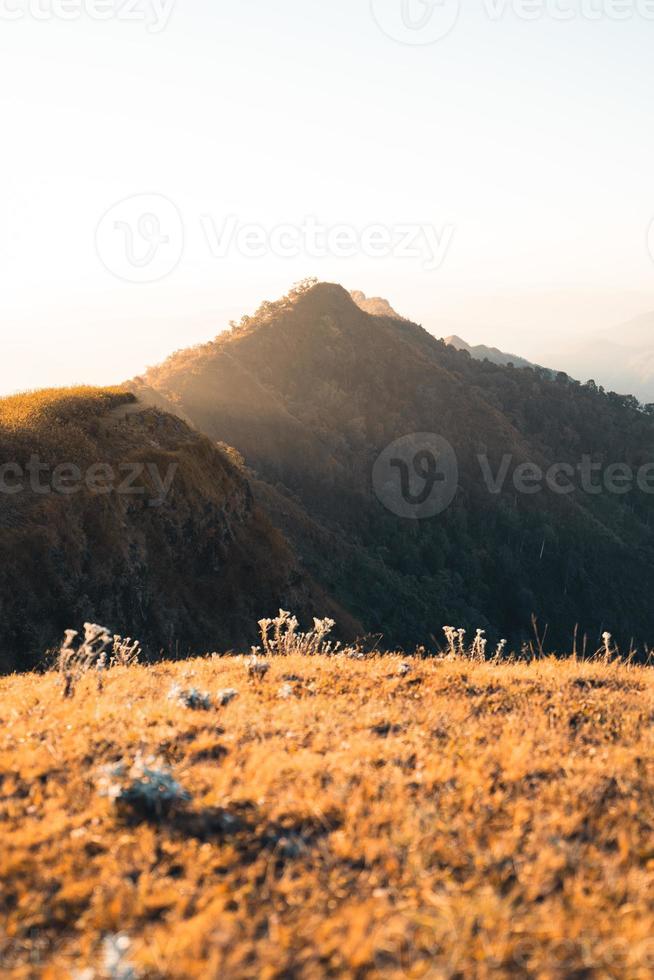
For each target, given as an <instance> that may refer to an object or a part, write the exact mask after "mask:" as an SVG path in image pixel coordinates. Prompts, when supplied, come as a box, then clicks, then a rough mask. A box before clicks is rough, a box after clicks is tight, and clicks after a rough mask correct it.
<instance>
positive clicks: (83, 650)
mask: <svg viewBox="0 0 654 980" xmlns="http://www.w3.org/2000/svg"><path fill="white" fill-rule="evenodd" d="M140 654H141V648H140V646H139V644H138V642H137V641H132V639H131V637H128V638H127V639H125V640H124V639H123V638H122V637H121V636H118V635H117V634H115V635H113V636H112V635H111V634H110V633H109V630H108V629H107V628H106V627H105V626H99V625H98V624H97V623H84V636H83V638H81V637H80V635H79V633H78V632H77V630H66V631H65V633H64V642H63V643H62V645H61V647H60V649H59V654H58V657H57V668H58V670H59V673H60V674H61V676H62V678H63V684H64V692H63V693H64V697H65V698H72V697H73V695H74V693H75V687H76V685H77V682H78V681H79V679H80V677H82V676H83V675H84V674H85V673H86V672H87V671H89V670H92V669H95V670H96V671H97V675H98V690H99V691H101V690H102V689H103V687H104V682H103V674H104V671H106V670H108V669H111V668H112V667H127V666H129V665H130V664H132V663H135V662H136V661H137V660H138V658H139V656H140Z"/></svg>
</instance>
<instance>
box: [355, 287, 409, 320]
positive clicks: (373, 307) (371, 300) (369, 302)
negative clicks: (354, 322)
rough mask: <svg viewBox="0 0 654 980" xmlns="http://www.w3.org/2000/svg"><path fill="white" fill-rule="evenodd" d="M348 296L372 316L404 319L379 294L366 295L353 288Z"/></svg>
mask: <svg viewBox="0 0 654 980" xmlns="http://www.w3.org/2000/svg"><path fill="white" fill-rule="evenodd" d="M350 296H351V297H352V299H353V300H354V302H355V303H356V305H357V306H358V307H359V309H360V310H363V312H364V313H370V314H371V315H372V316H390V317H392V318H393V319H394V320H403V319H404V317H401V316H400V314H399V313H396V311H395V310H394V309H393V307H392V306H391V304H390V303H389V302H388V300H387V299H383V297H381V296H366V294H365V293H362V292H361V290H359V289H353V290H352V292H351V293H350Z"/></svg>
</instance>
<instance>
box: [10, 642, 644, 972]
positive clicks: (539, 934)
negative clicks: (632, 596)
mask: <svg viewBox="0 0 654 980" xmlns="http://www.w3.org/2000/svg"><path fill="white" fill-rule="evenodd" d="M269 664H270V669H269V671H268V673H267V674H266V675H265V676H262V677H259V678H257V677H256V676H255V677H251V676H249V675H248V667H247V662H246V659H245V658H243V657H227V658H221V657H216V656H213V657H206V658H203V659H197V660H192V661H187V662H184V663H161V664H158V665H156V666H152V667H143V666H138V665H135V666H129V667H117V668H115V669H113V670H109V671H107V672H106V674H105V677H104V686H103V689H102V690H101V691H99V690H98V685H97V679H96V675H95V673H94V672H89V673H88V674H86V675H85V676H84V677H83V678H82V680H81V681H80V683H79V684H78V686H77V689H76V691H75V694H74V698H73V699H72V700H71V699H68V700H64V699H63V698H62V690H61V683H60V678H59V677H58V675H57V674H56V673H54V672H53V673H50V674H46V675H43V676H34V675H24V676H14V677H9V678H5V679H3V680H0V722H1V724H0V832H1V834H2V840H3V844H4V846H3V848H2V853H1V857H0V910H1V918H2V921H3V923H4V927H3V931H2V933H0V943H1V946H0V964H2V972H3V975H5V976H13V977H48V978H58V977H70V976H78V977H92V976H97V977H103V976H114V977H119V976H120V977H128V976H129V977H135V976H136V977H138V976H140V977H148V978H160V977H161V978H163V977H172V978H180V980H182V978H189V977H202V978H206V977H225V978H231V977H233V978H243V977H262V978H272V977H280V978H281V977H297V978H316V980H317V978H323V977H330V976H333V977H336V976H338V977H356V978H364V977H381V976H384V977H397V978H400V977H452V978H454V977H460V978H468V977H470V978H486V977H487V978H491V977H492V978H495V977H509V976H511V977H532V976H533V977H551V978H562V980H563V978H571V977H574V978H586V977H629V978H633V980H638V978H643V980H644V978H646V977H651V976H652V971H653V969H654V940H653V939H652V934H651V921H652V912H653V911H654V898H653V896H654V845H653V843H652V826H653V824H654V753H653V752H652V749H653V747H654V727H653V724H652V723H653V721H654V675H653V674H652V672H651V670H650V669H649V668H647V667H635V666H634V667H629V666H625V665H618V664H611V663H603V662H600V661H596V662H593V663H581V662H576V661H575V660H573V659H570V660H568V661H565V662H560V661H555V660H553V659H540V660H535V661H534V662H531V663H504V664H501V665H498V664H494V663H473V662H471V661H470V660H467V659H465V658H463V657H452V658H447V659H424V660H423V659H421V657H420V656H419V655H418V656H414V657H408V658H406V657H404V658H400V657H398V656H377V657H372V658H370V657H369V658H367V659H365V660H358V659H354V658H353V657H352V656H349V655H347V654H344V655H337V656H329V657H327V656H314V657H308V656H300V655H292V656H288V657H282V656H279V657H274V658H271V659H270V660H269ZM175 684H177V685H178V688H177V689H176V688H173V691H172V697H171V687H172V686H173V685H175ZM179 688H183V689H187V690H188V689H191V688H195V689H197V691H196V692H195V697H196V700H197V699H198V698H199V697H200V695H202V694H203V693H204V692H208V693H209V695H210V703H207V705H205V710H202V708H201V707H199V708H197V709H194V708H193V707H189V706H186V705H185V704H184V703H182V702H183V696H182V695H181V694H180V691H179ZM228 689H233V691H237V692H238V695H237V696H235V697H233V691H232V694H231V695H227V696H225V694H224V692H225V691H226V690H228ZM219 690H220V691H222V692H223V694H222V696H221V697H222V699H223V700H225V701H227V700H229V697H230V696H232V697H233V700H231V702H230V703H229V704H224V705H220V704H219V700H220V698H219V697H218V693H217V692H218V691H219ZM200 700H201V698H200ZM187 701H188V702H189V703H193V698H191V699H189V698H188V695H187ZM139 758H140V759H141V760H146V762H145V763H143V762H142V765H143V764H145V765H148V766H149V767H150V768H151V769H155V770H157V771H158V772H159V773H160V774H163V775H162V776H161V778H162V779H163V782H162V791H169V792H170V794H171V796H172V797H175V799H174V800H173V799H171V800H170V801H168V802H167V801H166V799H165V792H164V795H161V796H160V797H159V800H160V805H158V806H155V807H153V808H151V809H150V810H149V811H148V809H147V807H143V806H141V807H139V806H138V805H137V802H136V801H135V799H132V798H130V797H129V792H128V791H127V790H126V787H128V788H129V785H130V780H136V782H138V780H139V778H140V779H141V781H142V780H143V779H144V778H146V779H147V775H146V776H145V777H144V776H143V774H142V773H141V775H140V776H139V772H137V771H136V770H134V771H132V772H130V771H129V770H130V767H131V766H132V765H133V763H134V761H135V760H136V761H137V763H138V760H139ZM150 758H151V761H150V762H147V760H148V759H150ZM121 762H122V763H123V765H124V768H123V769H120V768H119V767H120V764H121ZM137 769H138V765H137ZM166 787H167V790H166ZM103 794H104V795H103ZM130 800H131V802H130ZM94 970H95V971H97V972H95V973H94V972H92V971H94ZM130 970H132V972H129V971H130ZM74 971H82V972H79V973H75V972H74ZM83 971H87V972H83ZM112 971H113V973H112ZM121 971H122V972H121Z"/></svg>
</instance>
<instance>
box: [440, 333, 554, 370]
mask: <svg viewBox="0 0 654 980" xmlns="http://www.w3.org/2000/svg"><path fill="white" fill-rule="evenodd" d="M445 343H446V344H447V345H448V347H454V349H455V350H462V351H466V352H467V353H468V354H470V357H474V358H475V360H477V361H490V362H491V364H502V365H503V366H505V367H506V366H507V365H509V364H513V366H514V367H536V365H535V364H532V362H531V361H527V360H525V359H524V357H517V356H516V355H515V354H506V353H505V352H504V351H501V350H498V348H497V347H486V345H485V344H477V345H476V346H474V347H473V346H471V345H470V344H468V343H466V341H465V340H462V339H461V337H457V335H456V334H452V336H451V337H446V338H445Z"/></svg>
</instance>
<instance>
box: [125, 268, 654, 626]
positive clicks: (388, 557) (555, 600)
mask: <svg viewBox="0 0 654 980" xmlns="http://www.w3.org/2000/svg"><path fill="white" fill-rule="evenodd" d="M189 366H192V367H191V369H190V370H189ZM149 387H151V388H152V389H154V394H153V396H154V397H157V398H164V399H165V400H166V402H167V404H168V405H169V406H170V408H171V410H173V411H175V410H178V411H181V412H183V413H185V415H186V416H187V417H188V418H190V419H191V420H192V421H193V423H194V425H195V426H196V427H197V428H199V429H200V430H201V431H204V432H206V433H207V434H208V435H210V437H211V438H213V439H217V440H220V441H223V442H225V443H227V444H229V445H233V446H234V447H235V448H236V449H237V450H238V452H239V453H241V454H242V455H243V458H244V460H245V463H246V465H247V467H248V468H249V469H250V470H251V472H252V474H253V480H254V486H255V492H256V493H259V494H260V496H261V498H262V499H263V498H264V497H265V499H266V508H267V509H268V512H269V514H270V516H271V519H272V520H273V523H275V524H276V526H283V528H284V533H285V534H286V535H287V536H288V537H289V539H290V540H291V541H292V543H293V546H294V547H296V548H297V549H298V552H299V553H300V554H301V555H302V558H303V560H304V562H305V563H306V566H307V568H308V569H309V571H310V573H311V574H312V575H313V576H314V577H315V578H316V579H317V580H318V581H320V582H321V584H323V586H324V587H325V588H326V589H327V591H328V592H330V594H333V595H334V596H335V598H336V600H337V601H338V602H340V603H341V604H342V605H344V606H345V607H346V608H348V609H349V611H350V612H351V613H352V615H354V616H355V617H356V618H358V619H359V620H361V621H362V622H363V623H364V626H365V627H366V629H369V630H371V631H374V632H383V633H384V634H385V635H386V637H387V639H388V641H389V642H391V643H398V644H401V645H408V644H412V643H414V642H425V640H426V639H427V638H428V637H429V635H431V634H433V631H434V630H435V629H436V625H435V624H436V623H438V622H439V621H440V622H453V621H457V622H461V623H462V624H463V625H465V626H466V628H469V629H472V628H475V627H481V628H485V629H488V630H491V631H493V630H497V631H501V632H502V634H503V635H504V634H505V633H507V632H511V635H512V637H513V638H514V639H517V640H519V641H521V642H528V640H529V636H530V634H531V616H532V614H534V615H536V616H537V617H538V618H539V620H540V621H541V622H544V623H549V624H550V631H551V632H550V636H551V637H552V638H553V639H554V638H555V639H556V642H557V643H561V645H563V643H564V642H569V637H570V636H571V635H572V632H573V630H574V628H575V626H576V625H577V624H579V628H580V629H581V631H582V634H583V632H584V631H588V632H589V633H591V634H592V635H599V633H600V632H601V631H602V629H604V628H606V626H607V625H608V626H611V627H612V628H615V629H616V631H617V632H620V633H623V632H624V633H627V632H628V631H629V630H630V629H633V631H634V632H635V633H637V634H639V635H640V634H644V633H648V632H649V631H650V630H652V631H654V621H653V620H652V619H651V618H650V616H649V614H648V613H647V612H646V611H643V610H644V608H645V607H644V597H643V591H642V590H643V583H645V582H648V581H649V580H650V577H651V573H650V572H649V567H650V566H649V561H650V560H651V556H652V554H653V552H652V538H651V534H650V531H649V527H650V524H649V521H650V509H649V504H650V500H649V498H645V497H642V498H640V497H639V498H637V499H636V498H632V499H631V500H630V502H629V505H626V504H625V503H624V500H623V501H622V503H621V502H620V499H618V498H617V497H610V498H609V496H608V495H606V494H603V495H602V496H601V498H599V499H597V500H593V499H592V498H591V497H590V496H589V495H585V494H582V493H580V492H577V491H575V493H574V496H573V497H564V496H559V495H556V494H551V493H550V494H548V493H546V492H543V493H539V494H538V495H537V496H536V497H534V496H532V495H529V494H516V493H515V491H514V490H513V487H512V485H511V483H510V482H509V484H508V485H507V486H505V487H502V488H501V489H500V491H499V492H498V493H497V494H492V493H491V492H490V491H489V490H488V488H487V487H486V486H484V484H483V481H482V479H481V476H480V470H479V462H478V456H479V454H482V455H483V456H485V457H486V458H487V459H488V460H489V467H490V469H491V471H492V472H493V473H495V472H497V471H498V470H499V468H500V466H501V461H502V459H503V457H504V455H505V454H506V453H507V452H508V453H509V454H510V455H511V457H512V461H513V465H514V466H516V467H517V466H519V465H520V464H523V465H524V464H537V465H539V466H542V467H543V468H544V469H547V468H548V467H549V466H551V465H553V464H554V463H565V464H566V465H567V466H575V465H578V463H579V460H580V459H581V457H582V456H583V454H584V453H585V452H588V453H589V454H590V455H591V456H592V458H593V459H594V460H598V461H600V462H601V460H604V462H605V463H607V462H616V463H634V464H636V463H638V462H639V461H641V460H649V459H652V458H654V455H653V452H654V428H653V426H652V422H651V420H650V419H648V418H647V416H646V415H644V414H643V413H641V412H640V411H638V409H637V407H636V406H634V405H633V403H632V400H629V399H622V398H620V396H612V395H611V396H609V395H604V394H602V393H600V392H598V391H597V390H594V389H592V388H589V387H588V386H585V385H580V384H578V383H577V382H574V381H573V380H572V379H569V378H567V377H566V376H565V375H562V376H556V377H555V376H553V375H552V373H551V372H549V371H546V370H545V369H540V368H538V367H514V368H509V367H505V366H503V365H496V364H492V363H490V362H488V361H477V360H474V359H472V358H470V357H469V356H468V355H467V354H465V353H462V352H459V351H456V350H454V349H453V348H452V347H448V346H447V345H446V344H445V343H444V342H443V341H440V340H437V339H436V338H434V337H433V335H431V334H430V333H428V332H427V331H426V330H424V328H422V327H421V326H419V325H418V324H415V323H411V322H410V321H408V320H404V319H398V318H396V317H391V316H385V315H378V314H374V315H371V314H368V313H366V312H365V311H364V310H362V309H361V308H360V307H359V306H358V305H357V304H356V303H355V301H354V300H353V298H352V296H351V295H350V294H349V293H348V292H347V291H346V290H345V289H343V287H341V286H339V285H338V284H328V283H318V284H315V285H309V286H308V287H303V288H298V289H297V290H295V291H292V292H291V294H289V295H288V296H287V297H284V298H283V299H282V300H279V301H276V302H274V303H265V304H263V306H262V307H261V308H260V310H259V311H258V312H257V313H256V314H255V315H254V316H253V317H244V318H243V321H242V322H241V324H240V325H238V326H237V327H236V328H235V329H234V330H233V331H232V332H231V333H230V334H227V335H225V336H219V337H218V338H217V339H216V341H214V342H211V343H210V344H209V345H205V346H204V347H202V348H200V349H196V351H194V352H182V353H181V354H179V355H176V356H175V357H173V358H172V359H169V361H167V362H166V363H165V365H163V366H160V367H159V368H156V369H154V370H153V371H151V372H149V373H148V374H147V375H146V377H145V378H143V379H140V380H139V382H138V383H137V385H136V389H135V390H138V391H139V393H140V395H141V396H142V397H144V398H147V397H148V388H149ZM232 399H234V401H232ZM421 432H423V433H429V432H435V433H439V435H440V436H442V437H444V438H445V439H446V440H447V441H448V442H449V443H450V444H451V445H452V446H454V447H455V450H456V454H457V456H458V463H459V485H458V489H457V492H456V493H455V497H454V500H453V502H452V504H451V506H450V507H449V509H448V510H447V511H446V512H445V513H443V514H441V515H440V516H439V517H438V519H435V520H431V521H415V522H408V523H407V522H406V521H403V520H401V519H398V518H397V517H395V516H394V515H392V514H390V513H389V512H388V511H387V510H386V508H385V506H384V505H383V504H381V503H380V501H379V499H378V498H377V497H376V495H375V492H374V487H373V477H372V472H373V468H374V463H375V460H376V459H377V458H378V457H379V454H380V453H382V452H383V451H384V450H385V448H386V447H387V446H389V445H391V444H393V442H394V440H396V439H398V438H400V439H401V438H403V437H406V436H408V435H410V434H411V433H414V434H415V433H421ZM256 488H258V489H256ZM291 514H292V515H293V516H292V517H291V516H290V515H291ZM616 562H619V563H620V564H621V566H622V567H624V568H626V569H628V570H627V571H626V572H625V580H624V582H618V583H617V584H616V580H615V576H614V574H613V571H612V566H614V565H615V563H616ZM636 569H638V571H636ZM532 638H533V635H532ZM627 639H628V638H627ZM625 642H626V641H625Z"/></svg>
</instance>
